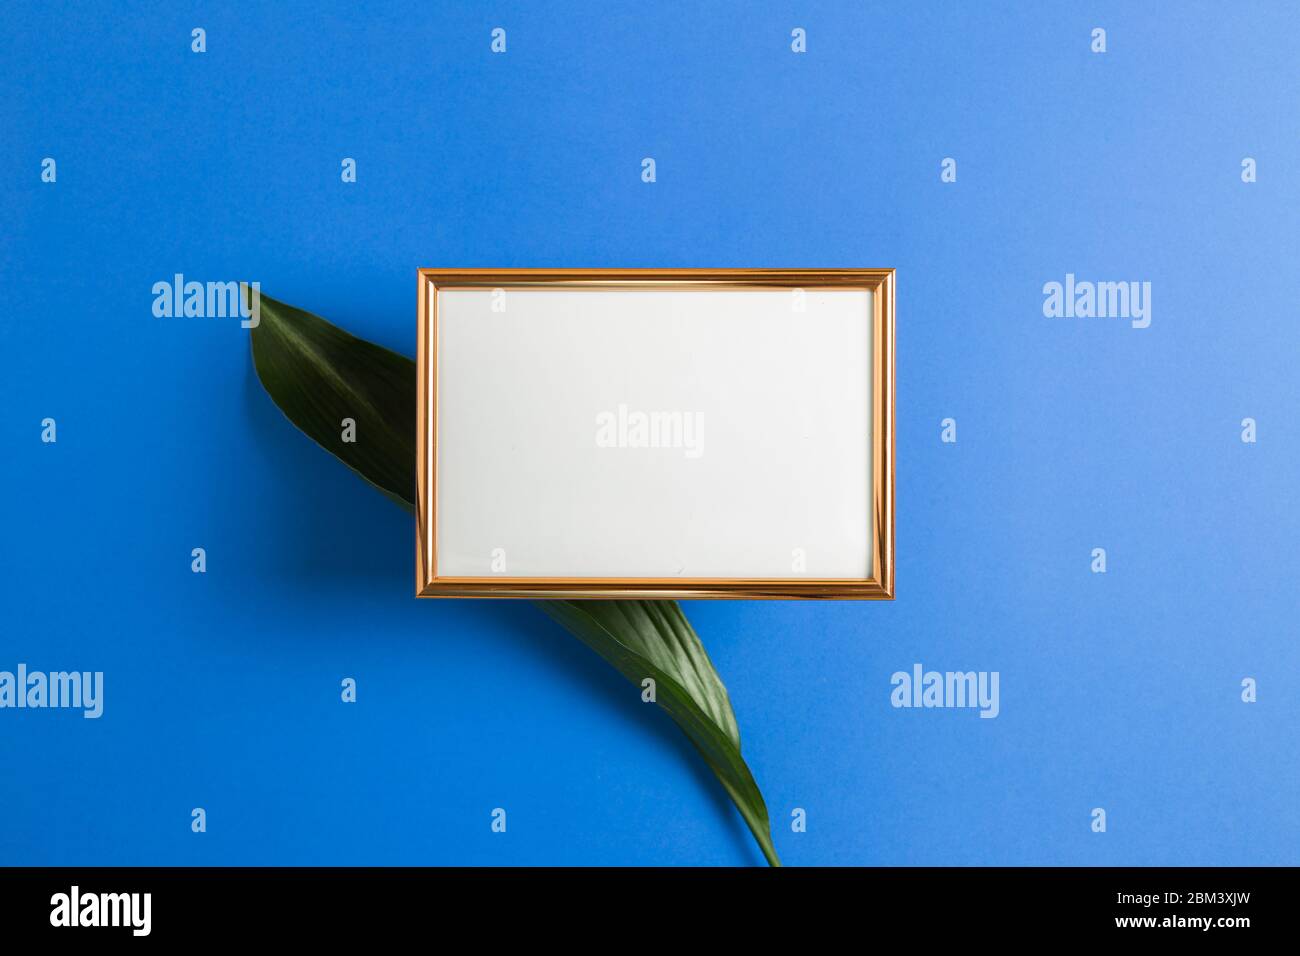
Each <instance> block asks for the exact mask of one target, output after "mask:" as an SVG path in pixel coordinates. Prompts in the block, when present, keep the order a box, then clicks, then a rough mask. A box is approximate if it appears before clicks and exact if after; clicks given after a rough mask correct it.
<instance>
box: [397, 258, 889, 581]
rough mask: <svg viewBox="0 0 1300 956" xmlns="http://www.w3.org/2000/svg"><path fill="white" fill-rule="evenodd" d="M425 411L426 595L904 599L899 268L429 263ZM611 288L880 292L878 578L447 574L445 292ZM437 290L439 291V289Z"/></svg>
mask: <svg viewBox="0 0 1300 956" xmlns="http://www.w3.org/2000/svg"><path fill="white" fill-rule="evenodd" d="M417 281H418V283H419V296H418V299H419V320H418V328H419V333H418V346H417V348H418V355H417V358H416V366H417V369H418V383H417V392H418V402H419V408H418V409H417V413H416V435H415V445H416V463H417V464H416V503H415V513H416V535H415V537H416V542H415V550H416V559H415V594H416V597H444V598H493V597H495V598H534V599H544V598H554V599H569V600H582V599H600V600H608V599H617V600H673V599H691V600H695V599H715V598H732V599H745V600H754V599H760V600H765V599H806V598H821V599H858V600H861V599H869V600H893V598H894V473H895V460H894V459H895V429H894V418H895V413H894V402H895V392H896V385H895V364H894V297H895V277H894V270H893V269H432V268H429V269H420V270H418V272H417ZM575 285H576V286H589V287H596V288H599V287H606V288H628V287H639V288H656V287H661V286H688V287H694V288H718V289H737V288H746V287H748V288H790V289H795V288H807V289H811V288H827V287H831V288H849V289H866V290H868V291H870V292H871V293H872V313H873V314H872V325H873V350H872V351H873V355H872V395H873V397H874V398H875V405H874V415H873V423H872V424H873V426H874V427H873V429H872V438H871V443H872V485H873V487H872V489H871V494H872V506H873V512H874V517H875V536H874V541H873V548H872V556H871V567H872V574H871V577H870V578H868V579H866V580H861V579H857V578H805V577H796V578H545V577H508V576H505V575H499V576H489V577H439V576H438V575H437V495H436V493H435V492H436V481H437V474H438V468H437V453H438V435H437V428H438V415H437V401H438V380H437V376H438V362H437V349H438V297H437V292H438V290H439V289H444V288H446V289H454V288H462V289H464V288H511V287H515V288H519V287H530V286H534V287H535V286H543V287H545V286H575ZM430 287H432V289H433V295H430V294H429V290H430Z"/></svg>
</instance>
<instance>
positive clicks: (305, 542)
mask: <svg viewBox="0 0 1300 956" xmlns="http://www.w3.org/2000/svg"><path fill="white" fill-rule="evenodd" d="M1130 6H1131V5H1130V4H1118V3H1117V4H1059V5H1048V4H1023V5H1002V4H987V3H981V4H965V3H961V4H959V3H956V2H951V3H924V4H917V3H897V4H874V3H871V4H867V3H857V2H855V3H839V4H833V3H824V2H818V3H809V2H804V3H795V2H790V3H780V4H759V5H754V4H748V3H746V4H741V3H726V4H724V3H709V4H680V5H675V4H636V5H632V4H628V5H618V7H619V9H614V7H615V5H611V4H607V3H595V2H593V3H579V4H566V5H563V6H547V5H543V4H515V3H508V4H507V3H464V4H430V3H419V4H408V5H405V6H404V7H397V6H395V5H385V9H383V10H379V9H371V8H370V7H369V6H368V5H365V4H323V5H321V4H284V3H276V4H266V5H260V4H257V5H255V4H238V5H234V4H201V3H197V4H185V3H175V4H166V5H161V6H160V5H158V4H155V3H137V4H113V5H112V6H111V7H110V6H107V5H106V6H104V7H102V8H99V9H96V8H95V7H93V6H91V5H87V4H80V3H78V4H71V3H65V4H57V3H56V4H39V5H37V4H24V5H21V6H17V7H15V6H14V5H12V4H10V5H7V6H6V10H5V13H4V14H3V29H0V84H2V86H0V120H2V121H3V122H2V124H0V128H2V129H3V138H2V142H0V164H2V165H0V213H2V216H3V234H4V239H3V243H0V281H2V282H3V288H4V290H5V293H6V295H5V298H6V302H5V307H4V310H3V325H2V328H3V377H2V380H0V389H3V391H2V392H0V397H2V401H3V404H2V408H0V448H3V450H4V451H3V454H4V468H3V482H4V494H3V505H2V507H3V527H4V532H3V548H2V550H0V562H2V564H0V574H2V580H3V584H2V585H0V588H3V591H2V592H0V594H2V598H0V600H2V601H3V617H2V620H0V669H9V670H12V669H13V668H14V667H15V666H16V665H17V664H18V663H19V662H25V663H26V664H27V665H28V666H29V667H30V668H32V669H40V670H60V669H76V670H102V671H104V672H105V675H106V676H105V683H106V692H105V713H104V716H103V717H102V718H101V719H100V720H98V721H92V720H83V719H82V718H81V716H80V715H79V713H78V712H75V711H57V710H46V711H30V710H25V711H16V710H5V711H0V863H5V864H150V863H159V864H235V863H248V864H290V863H302V864H326V863H344V864H352V863H377V864H389V863H393V864H396V863H411V864H419V863H444V864H455V863H471V864H492V863H512V864H514V863H521V864H533V863H566V864H570V863H572V864H588V863H591V864H595V863H612V864H625V863H627V864H630V863H650V864H669V863H690V864H748V863H755V862H761V857H760V856H759V854H758V852H757V850H756V848H755V847H754V846H753V844H752V842H751V841H750V839H749V837H748V835H747V833H746V832H745V830H744V827H743V824H742V823H741V821H740V819H739V816H738V815H737V814H736V813H735V812H734V810H732V809H731V807H730V805H729V804H728V802H727V801H726V798H725V797H724V796H723V794H722V791H721V789H720V788H719V787H718V786H717V785H716V784H715V783H714V782H713V780H712V778H711V777H710V775H709V773H708V771H707V770H706V769H704V767H703V764H702V763H701V762H700V761H699V760H698V758H696V756H695V755H694V753H693V751H692V750H691V748H690V746H689V744H687V743H686V742H685V740H684V738H681V737H680V735H679V734H678V732H677V730H676V728H675V727H674V726H673V725H672V723H671V722H670V721H669V720H668V719H667V717H666V716H665V715H664V714H662V713H661V712H659V711H658V710H657V708H652V707H648V706H646V705H644V704H642V703H641V702H640V700H639V697H638V689H637V688H635V687H632V686H631V685H629V684H626V683H625V682H624V681H623V680H622V679H621V678H620V677H619V676H617V675H616V674H615V673H614V672H613V671H612V670H611V669H609V668H608V667H607V666H606V665H605V664H604V663H603V662H602V661H601V660H599V659H598V658H597V657H595V656H594V655H593V654H591V653H590V652H589V651H587V650H586V649H585V648H584V647H582V646H581V645H580V644H578V642H576V641H575V640H573V639H572V638H571V637H569V636H568V635H567V634H566V633H564V632H563V631H562V630H561V629H560V628H559V627H558V626H556V625H554V624H552V623H551V622H550V621H549V620H547V619H545V618H544V617H543V616H542V615H541V614H540V612H538V611H537V610H536V609H535V608H533V607H532V606H531V605H529V604H527V603H513V602H501V603H492V602H430V601H419V602H417V601H416V600H414V599H413V598H412V596H411V592H412V584H411V580H412V572H411V564H412V550H413V548H412V535H413V528H412V520H411V519H410V517H409V516H407V515H406V514H405V513H403V512H402V511H400V510H399V509H397V508H396V507H394V506H393V505H392V504H391V503H390V502H388V501H387V500H385V499H384V498H383V497H381V496H380V495H378V494H377V493H375V492H374V491H373V490H372V489H370V488H367V487H366V486H365V485H364V484H363V483H361V482H359V481H358V480H357V479H356V478H355V477H354V476H353V475H352V474H351V473H349V472H348V471H347V470H346V469H345V468H343V467H342V466H340V465H339V464H337V463H336V462H334V461H333V460H331V459H330V458H329V456H328V455H326V454H325V453H324V452H322V451H320V450H319V449H318V448H316V447H315V446H314V445H312V444H311V443H310V442H309V441H308V440H307V439H306V438H304V437H302V436H301V435H300V434H298V433H297V432H296V431H295V430H294V429H293V427H292V426H291V425H290V424H289V423H288V422H287V421H286V420H285V419H284V418H283V417H282V416H281V415H280V413H279V412H278V411H277V410H276V408H275V407H274V406H273V405H272V403H271V402H270V400H269V399H268V398H267V397H266V396H265V394H264V393H262V391H261V390H260V387H259V385H258V384H257V382H256V380H255V378H254V376H253V373H252V370H251V364H250V361H249V354H248V351H249V350H248V342H247V332H245V331H244V330H242V329H240V328H239V326H238V323H237V322H234V321H232V320H229V319H225V320H223V319H156V318H154V317H153V315H152V312H151V306H152V301H153V298H152V293H151V291H150V290H151V287H152V285H153V283H155V282H157V281H160V280H164V281H169V280H170V279H171V277H172V275H173V274H174V273H177V272H181V273H184V274H185V276H186V277H187V278H192V279H198V280H201V281H205V280H215V281H225V280H232V279H257V280H260V281H261V283H262V288H263V289H264V290H265V291H266V292H268V293H269V294H271V295H273V296H275V297H276V298H280V299H283V300H285V301H288V302H291V303H294V304H296V305H299V306H301V307H303V308H307V309H310V310H312V311H314V312H317V313H319V314H322V315H324V316H326V317H327V318H329V319H331V320H333V321H335V322H337V323H339V324H341V325H343V326H345V327H347V328H349V329H351V330H353V331H355V332H356V333H358V334H360V335H363V336H366V337H369V338H372V339H375V340H378V341H380V342H382V343H384V344H386V345H388V346H390V347H392V348H395V349H397V350H399V351H402V352H404V353H406V354H408V355H410V354H413V352H414V345H415V296H416V282H415V270H416V269H417V267H419V266H534V267H536V266H570V265H581V266H665V267H670V266H705V265H713V266H893V267H896V268H897V270H898V283H899V293H898V415H899V418H898V517H897V521H898V568H897V582H898V598H897V600H896V601H895V602H893V603H850V602H843V603H839V602H837V603H814V602H775V603H761V602H754V603H749V602H745V603H741V602H715V603H699V602H697V603H692V604H688V605H686V610H687V613H688V614H689V616H690V617H691V619H692V621H693V622H694V623H695V625H696V627H697V629H698V630H699V632H700V634H701V635H702V637H703V639H704V641H705V643H706V646H707V647H708V649H709V651H710V653H711V655H712V657H713V659H714V662H715V663H716V665H717V668H718V670H719V672H720V673H721V675H722V677H723V679H724V680H725V681H726V683H727V685H728V687H729V689H730V692H731V696H732V700H733V702H734V705H735V710H736V714H737V717H738V719H739V722H740V726H741V732H742V735H743V739H744V751H745V755H746V757H747V758H748V761H749V763H750V765H751V767H752V768H753V771H754V774H755V776H756V778H757V779H758V781H759V783H760V785H761V786H762V787H763V789H764V792H765V794H766V796H767V799H768V803H769V806H770V809H771V813H772V818H773V825H774V831H775V840H776V844H777V847H778V848H779V850H780V852H781V853H782V855H783V857H784V859H785V862H787V863H789V864H819V863H820V864H864V863H865V864H985V863H988V864H1031V863H1049V864H1057V863H1061V864H1064V863H1072V864H1103V863H1107V864H1158V863H1159V864H1228V863H1267V864H1280V863H1297V862H1300V858H1298V857H1300V854H1298V852H1297V851H1298V850H1300V800H1298V799H1297V797H1298V796H1300V747H1298V746H1297V735H1296V726H1297V716H1300V715H1298V709H1300V693H1298V691H1300V686H1298V685H1300V652H1298V651H1297V647H1296V628H1297V623H1296V611H1297V602H1296V588H1295V579H1296V573H1297V570H1298V568H1300V560H1298V559H1297V554H1296V542H1297V540H1300V535H1298V532H1300V527H1297V519H1296V504H1297V502H1296V484H1297V481H1296V479H1297V475H1300V454H1298V452H1297V448H1300V442H1298V439H1300V435H1298V434H1297V428H1298V422H1300V419H1298V417H1297V414H1296V405H1297V403H1296V396H1297V388H1296V378H1295V366H1296V362H1297V358H1300V350H1298V349H1297V346H1298V345H1300V336H1298V335H1297V332H1296V323H1297V305H1296V290H1297V281H1296V280H1297V266H1296V247H1297V241H1296V237H1297V235H1300V221H1298V220H1300V214H1298V212H1297V210H1300V188H1298V186H1297V183H1300V168H1298V167H1300V158H1298V155H1297V151H1298V150H1300V119H1298V118H1297V103H1300V73H1297V71H1296V70H1295V60H1294V58H1295V52H1296V49H1297V40H1300V13H1297V8H1296V7H1295V6H1294V5H1292V4H1286V3H1277V4H1250V3H1236V4H1232V5H1231V6H1230V7H1229V8H1224V7H1222V6H1221V5H1218V4H1197V5H1184V4H1179V5H1177V7H1176V8H1175V7H1174V6H1172V5H1170V6H1166V5H1155V4H1152V5H1143V6H1144V9H1139V10H1134V9H1129V7H1130ZM1162 10H1165V11H1167V12H1168V16H1164V15H1161V11H1162ZM196 26H202V27H204V28H205V29H206V30H207V46H208V49H207V52H206V53H204V54H202V55H198V54H194V53H192V52H191V51H190V30H191V29H192V28H193V27H196ZM496 26H502V27H504V28H506V29H507V31H508V52H507V53H506V54H505V55H493V54H492V53H490V51H489V40H490V37H489V34H490V31H491V29H492V28H493V27H496ZM797 26H799V27H804V28H805V29H806V30H807V36H808V52H807V53H806V54H803V55H796V54H794V53H792V52H791V50H790V31H791V29H792V28H794V27H797ZM1095 26H1101V27H1104V28H1106V30H1107V31H1108V46H1109V50H1108V52H1107V53H1105V54H1104V55H1098V54H1093V53H1091V52H1090V32H1091V29H1092V28H1093V27H1095ZM46 156H50V157H54V158H55V159H56V160H57V162H58V181H57V183H55V184H45V183H42V182H41V180H40V163H41V160H42V159H43V158H44V157H46ZM645 156H653V157H654V158H655V159H656V161H657V165H658V181H657V182H656V183H654V184H652V185H650V184H645V183H643V182H641V179H640V171H641V166H640V163H641V159H642V158H643V157H645ZM1246 156H1251V157H1254V158H1256V159H1257V161H1258V164H1259V181H1258V182H1257V183H1254V184H1245V183H1243V182H1242V181H1241V176H1240V173H1241V165H1240V164H1241V160H1242V158H1243V157H1246ZM343 157H354V158H355V159H356V160H357V167H358V181H357V182H356V183H355V184H344V183H342V182H341V181H340V176H339V172H340V160H341V159H342V158H343ZM944 157H953V158H955V159H957V161H958V181H957V182H956V183H952V184H945V183H941V182H940V178H939V172H940V161H941V160H942V159H943V158H944ZM1067 272H1074V273H1076V274H1077V275H1078V276H1079V277H1080V279H1092V280H1130V279H1131V280H1139V281H1142V280H1145V281H1150V282H1151V283H1152V284H1153V293H1152V323H1151V327H1150V328H1148V329H1145V330H1136V329H1132V328H1130V327H1129V325H1128V323H1127V322H1124V321H1118V320H1104V319H1090V320H1089V319H1048V318H1044V316H1043V314H1042V303H1043V294H1042V286H1043V284H1044V283H1045V282H1049V281H1053V280H1055V281H1061V280H1063V279H1064V276H1065V273H1067ZM526 399H527V396H521V400H526ZM46 416H51V417H54V418H56V419H57V421H58V442H57V444H53V445H47V444H42V442H41V441H40V421H41V419H42V418H44V417H46ZM948 416H951V417H953V418H955V419H956V420H957V422H958V437H959V441H958V442H957V443H956V444H955V445H954V444H943V443H941V442H940V440H939V432H940V428H939V422H940V420H941V419H943V418H945V417H948ZM1246 416H1250V417H1253V418H1255V419H1256V420H1257V421H1258V423H1259V426H1258V427H1259V441H1258V443H1257V444H1253V445H1252V444H1244V443H1243V442H1242V441H1241V440H1240V431H1241V426H1240V422H1241V419H1242V418H1244V417H1246ZM194 547H204V548H206V549H207V555H208V571H207V573H206V574H205V575H197V574H192V573H191V571H190V549H191V548H194ZM1094 547H1104V548H1106V549H1107V552H1108V564H1109V571H1108V573H1106V574H1104V575H1100V574H1093V573H1091V572H1090V570H1089V564H1090V560H1091V558H1090V552H1091V550H1092V548H1094ZM916 662H920V663H922V664H923V665H924V666H925V667H927V668H935V669H939V670H966V669H972V670H997V671H1000V673H1001V715H1000V716H999V717H998V718H997V719H996V720H981V719H978V718H977V717H976V714H975V712H974V711H970V710H895V709H893V708H892V707H891V706H890V703H889V692H890V689H891V688H890V684H889V678H890V675H891V674H892V673H893V672H894V671H896V670H908V669H910V668H911V665H912V664H913V663H916ZM345 676H352V677H355V678H356V679H357V681H358V683H359V700H358V702H357V703H356V704H355V705H345V704H343V703H341V702H340V699H339V682H340V680H341V679H342V678H343V677H345ZM1248 676H1249V677H1254V678H1255V679H1256V680H1257V681H1258V684H1259V701H1258V703H1254V704H1246V703H1243V702H1242V701H1241V699H1240V694H1241V687H1240V682H1241V680H1242V678H1244V677H1248ZM200 806H201V807H204V808H205V809H206V810H207V814H208V832H207V833H205V834H194V833H192V832H191V830H190V810H191V808H193V807H200ZM498 806H501V807H505V808H506V809H507V811H508V813H509V829H508V832H507V833H506V834H505V835H494V834H492V833H491V832H490V829H489V822H490V821H489V813H490V811H491V809H492V808H493V807H498ZM793 807H803V808H805V809H806V811H807V814H808V830H807V832H806V833H802V834H796V833H792V832H791V829H790V826H789V823H790V811H791V808H793ZM1093 807H1104V808H1105V809H1106V811H1107V814H1108V831H1107V832H1106V833H1104V834H1097V833H1093V832H1092V831H1091V829H1090V823H1091V817H1090V811H1091V810H1092V808H1093Z"/></svg>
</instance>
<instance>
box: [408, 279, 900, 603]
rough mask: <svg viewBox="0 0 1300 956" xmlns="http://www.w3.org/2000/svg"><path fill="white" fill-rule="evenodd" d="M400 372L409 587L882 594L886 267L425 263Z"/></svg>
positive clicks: (888, 349)
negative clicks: (408, 387)
mask: <svg viewBox="0 0 1300 956" xmlns="http://www.w3.org/2000/svg"><path fill="white" fill-rule="evenodd" d="M418 365H419V410H418V416H417V417H418V434H417V457H418V467H417V472H418V486H417V498H418V501H417V504H416V510H417V519H418V520H417V542H416V549H417V557H416V593H417V594H418V595H420V596H428V597H506V598H564V599H583V598H599V599H619V598H628V599H632V598H638V599H668V598H892V597H893V596H894V270H892V269H646V270H627V269H557V270H550V269H422V270H420V273H419V356H418Z"/></svg>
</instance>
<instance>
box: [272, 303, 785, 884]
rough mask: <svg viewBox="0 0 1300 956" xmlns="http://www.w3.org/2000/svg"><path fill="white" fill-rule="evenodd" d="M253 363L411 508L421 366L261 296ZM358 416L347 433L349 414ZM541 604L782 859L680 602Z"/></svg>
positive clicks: (334, 445) (732, 722) (302, 416)
mask: <svg viewBox="0 0 1300 956" xmlns="http://www.w3.org/2000/svg"><path fill="white" fill-rule="evenodd" d="M252 340H253V366H254V367H255V368H256V369H257V375H258V378H259V379H261V382H262V385H263V387H264V388H265V389H266V391H267V392H268V393H269V394H270V396H271V398H272V399H274V400H275V403H276V404H277V405H278V406H279V407H280V410H281V411H283V412H284V414H285V415H286V416H287V417H288V419H289V420H290V421H291V422H293V423H294V424H295V425H296V426H298V428H300V429H301V430H302V431H303V432H305V433H306V434H307V435H308V436H309V437H310V438H312V439H313V440H314V441H315V442H316V443H317V444H319V445H320V446H321V447H322V448H324V449H325V450H326V451H328V452H330V453H331V454H333V455H334V456H335V457H337V458H338V459H339V460H340V461H342V462H343V463H344V464H345V465H347V466H348V467H349V468H351V469H352V470H353V471H355V472H356V473H357V474H359V475H360V476H361V477H362V478H364V479H365V480H366V481H368V482H370V483H371V484H372V485H374V486H375V487H376V488H378V489H379V490H380V491H382V492H383V493H384V494H386V495H388V497H390V498H392V499H393V500H394V501H396V502H397V503H398V504H401V505H403V506H404V507H405V508H407V510H414V500H415V428H416V425H415V409H416V371H415V363H414V362H412V361H411V360H410V359H408V358H405V357H404V356H401V355H398V354H397V353H396V352H390V351H389V350H388V349H385V348H381V347H380V346H378V345H375V344H373V343H371V342H367V341H365V340H363V339H359V338H357V337H356V336H353V335H349V334H348V333H347V332H344V331H343V330H342V329H340V328H338V327H337V326H334V325H331V324H330V323H329V322H326V321H325V320H324V319H322V318H320V317H318V316H315V315H312V314H311V313H310V312H304V311H302V310H301V309H295V308H294V307H293V306H290V305H285V304H284V303H283V302H277V301H276V300H275V299H272V298H271V297H270V296H267V295H262V296H261V321H260V322H259V323H258V325H256V326H255V327H254V328H253V334H252ZM345 418H351V419H353V420H354V421H355V422H356V432H355V434H356V436H357V440H356V441H355V442H345V441H343V438H342V435H343V419H345ZM538 605H539V606H540V607H541V608H542V609H543V610H544V611H546V612H547V613H548V614H549V615H551V617H553V618H554V619H555V620H557V621H558V622H559V623H560V624H562V625H563V626H564V627H565V628H567V629H568V630H569V631H570V632H572V633H573V634H574V635H575V636H576V637H577V638H578V639H579V640H581V641H582V642H583V643H585V644H586V645H587V646H588V647H590V648H591V649H592V650H594V651H595V652H596V653H597V654H599V655H600V656H601V657H603V658H605V660H606V661H608V662H609V663H610V664H612V665H613V666H614V667H615V668H616V669H617V670H618V671H619V673H621V674H622V675H623V676H624V677H626V678H627V679H628V680H630V681H631V682H632V683H633V684H635V685H637V687H641V686H642V681H643V680H644V679H645V678H647V677H649V678H653V679H654V682H655V701H656V703H658V704H659V706H660V707H662V708H663V709H664V710H666V711H667V712H668V715H669V716H670V717H672V719H673V720H674V721H676V722H677V724H678V726H679V727H681V729H682V730H683V731H684V732H685V733H686V736H687V737H689V738H690V740H691V742H692V743H693V744H695V747H696V749H698V750H699V752H700V754H701V755H702V756H703V757H704V760H705V762H706V763H707V764H708V765H709V768H710V769H711V770H712V771H713V772H714V774H715V775H716V776H717V778H718V780H719V781H720V782H721V783H722V786H723V788H724V789H725V790H726V791H727V794H728V795H729V796H730V797H731V799H732V801H734V802H735V804H736V807H737V809H739V810H740V815H741V816H742V817H743V818H744V820H745V823H746V824H748V825H749V829H750V830H751V831H752V832H753V834H754V839H756V840H757V841H758V845H759V847H760V848H761V849H762V851H763V856H764V857H766V858H767V861H768V862H769V863H770V864H772V865H773V866H779V865H780V860H779V859H778V858H777V855H776V849H775V847H773V845H772V836H771V831H770V825H769V823H768V818H767V805H766V804H765V803H764V802H763V794H762V793H761V792H760V791H759V789H758V785H757V784H756V783H755V782H754V777H753V775H752V774H751V773H750V772H749V767H747V766H746V765H745V761H744V758H743V757H742V756H741V754H740V731H739V730H738V729H737V727H736V716H735V714H734V713H733V712H732V709H731V699H730V698H729V697H728V696H727V688H726V687H725V686H724V685H723V683H722V680H721V679H720V678H719V677H718V673H717V671H715V670H714V669H713V663H712V662H711V661H710V660H709V655H708V654H707V653H706V652H705V650H704V645H703V644H701V643H700V639H699V637H698V636H697V635H696V633H695V631H694V629H693V628H692V627H691V625H690V623H689V622H688V621H687V620H686V617H685V615H684V614H682V611H681V608H680V607H679V606H678V605H677V602H676V601H539V602H538Z"/></svg>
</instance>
